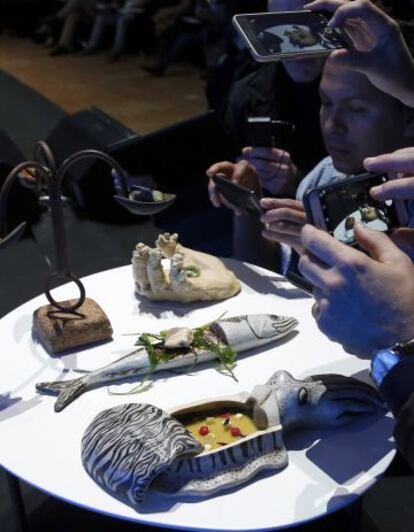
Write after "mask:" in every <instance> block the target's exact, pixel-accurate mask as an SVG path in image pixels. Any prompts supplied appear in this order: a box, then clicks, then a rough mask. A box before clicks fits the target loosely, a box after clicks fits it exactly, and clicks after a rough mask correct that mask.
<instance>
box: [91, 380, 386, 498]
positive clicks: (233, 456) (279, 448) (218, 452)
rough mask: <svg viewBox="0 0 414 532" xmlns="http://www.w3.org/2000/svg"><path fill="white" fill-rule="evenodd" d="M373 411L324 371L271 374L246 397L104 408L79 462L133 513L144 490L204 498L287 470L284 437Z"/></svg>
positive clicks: (354, 385)
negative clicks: (165, 407)
mask: <svg viewBox="0 0 414 532" xmlns="http://www.w3.org/2000/svg"><path fill="white" fill-rule="evenodd" d="M232 412H233V414H232ZM372 414H374V415H379V414H382V415H383V414H384V407H383V404H382V401H381V398H380V397H379V395H378V393H377V391H376V390H375V389H374V388H373V387H372V386H370V385H368V384H365V383H364V382H361V381H359V380H357V379H354V378H352V377H345V376H342V375H330V374H326V375H313V376H311V377H307V378H305V379H303V380H299V379H295V378H294V377H293V376H292V375H291V374H290V373H288V372H287V371H277V372H276V373H275V374H274V375H273V376H272V377H271V378H270V379H269V381H268V382H267V383H266V384H263V385H256V386H255V387H254V388H253V390H252V391H251V392H250V393H248V392H241V393H239V394H236V395H232V396H227V397H217V398H213V399H208V400H201V401H197V402H194V403H190V404H187V405H183V406H180V407H178V408H175V409H173V410H170V411H169V412H166V411H163V410H161V409H160V408H158V407H156V406H154V405H149V404H139V403H133V404H132V403H130V404H124V405H118V406H116V407H114V408H110V409H108V410H104V411H103V412H100V413H99V414H98V415H97V416H96V417H95V419H94V420H93V421H92V422H91V423H90V425H89V426H88V428H87V429H86V431H85V433H84V435H83V438H82V445H81V449H82V450H81V453H82V462H83V465H84V467H85V469H86V471H87V472H88V474H89V475H90V476H91V478H92V479H93V480H94V481H95V482H96V483H97V484H98V485H99V486H100V487H101V488H103V489H104V490H105V491H107V492H108V493H110V494H111V495H112V496H114V497H116V498H117V499H119V500H121V501H123V502H125V503H126V504H129V505H130V506H132V507H133V508H139V507H140V506H141V505H142V504H143V503H145V498H146V495H147V492H148V491H149V490H151V491H153V492H155V493H157V494H160V493H162V494H164V495H167V496H169V497H176V498H182V497H187V496H192V497H193V496H195V497H210V496H214V495H216V494H218V493H220V492H222V491H223V490H226V489H230V488H235V487H237V486H240V485H242V484H244V483H246V482H248V481H250V480H252V479H253V478H254V477H256V476H257V475H258V473H259V472H261V471H264V470H267V471H269V470H270V471H273V472H277V471H280V470H281V469H283V468H284V467H286V466H287V465H288V462H289V457H288V452H287V449H286V447H285V445H284V442H283V436H284V434H286V433H287V432H289V431H296V430H300V429H319V428H321V429H322V428H333V427H335V428H337V427H340V426H342V425H345V424H347V423H350V422H352V421H353V420H354V419H356V418H359V417H362V416H366V415H372ZM212 416H213V417H212ZM192 418H195V419H196V420H197V419H201V422H200V423H199V422H196V423H194V422H193V421H192ZM246 418H250V420H251V423H250V428H249V424H247V423H244V420H245V419H246ZM243 423H244V424H243ZM223 426H225V428H227V437H226V436H225V435H224V434H226V432H225V430H223V428H222V427H223ZM223 440H226V441H223ZM214 442H215V443H216V444H214Z"/></svg>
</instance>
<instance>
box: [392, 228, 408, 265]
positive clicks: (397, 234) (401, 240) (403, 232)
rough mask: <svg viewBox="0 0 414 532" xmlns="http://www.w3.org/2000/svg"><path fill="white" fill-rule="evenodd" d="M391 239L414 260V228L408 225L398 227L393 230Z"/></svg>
mask: <svg viewBox="0 0 414 532" xmlns="http://www.w3.org/2000/svg"><path fill="white" fill-rule="evenodd" d="M391 239H392V241H393V242H394V244H396V245H397V246H398V247H399V248H400V249H401V251H403V252H404V253H406V254H407V255H408V256H409V257H410V259H411V260H412V261H414V229H410V228H408V227H401V228H399V229H396V230H395V231H394V232H393V234H392V236H391Z"/></svg>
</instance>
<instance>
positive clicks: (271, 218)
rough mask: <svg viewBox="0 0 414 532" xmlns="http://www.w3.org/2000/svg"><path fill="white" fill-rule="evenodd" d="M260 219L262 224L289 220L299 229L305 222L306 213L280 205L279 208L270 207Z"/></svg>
mask: <svg viewBox="0 0 414 532" xmlns="http://www.w3.org/2000/svg"><path fill="white" fill-rule="evenodd" d="M260 221H261V222H262V223H264V224H266V223H267V224H276V223H283V222H291V223H293V224H295V225H297V226H299V227H298V228H297V229H298V231H300V230H301V229H302V226H304V225H305V224H306V214H305V213H304V212H301V211H297V210H295V209H289V208H286V207H282V208H280V209H271V210H269V211H267V212H265V213H264V214H263V215H262V216H261V218H260Z"/></svg>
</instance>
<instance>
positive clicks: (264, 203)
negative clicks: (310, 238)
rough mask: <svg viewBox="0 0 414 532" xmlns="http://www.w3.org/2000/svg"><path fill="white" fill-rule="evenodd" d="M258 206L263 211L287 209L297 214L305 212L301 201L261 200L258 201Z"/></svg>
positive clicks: (284, 199)
mask: <svg viewBox="0 0 414 532" xmlns="http://www.w3.org/2000/svg"><path fill="white" fill-rule="evenodd" d="M260 206H261V207H262V208H263V209H265V210H269V209H280V208H288V209H293V210H295V211H298V212H303V213H304V212H305V209H304V208H303V203H302V202H301V201H298V200H293V199H288V198H283V199H281V198H262V199H261V200H260Z"/></svg>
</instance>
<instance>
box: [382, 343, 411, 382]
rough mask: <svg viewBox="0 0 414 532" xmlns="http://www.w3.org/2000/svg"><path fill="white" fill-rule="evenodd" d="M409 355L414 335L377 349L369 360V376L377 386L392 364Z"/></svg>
mask: <svg viewBox="0 0 414 532" xmlns="http://www.w3.org/2000/svg"><path fill="white" fill-rule="evenodd" d="M411 355H414V337H413V338H410V339H409V340H405V341H404V342H398V343H396V344H394V345H393V346H392V347H389V348H386V349H380V350H378V351H377V352H376V353H375V355H374V356H373V358H372V360H371V378H372V380H373V381H374V383H375V384H376V386H377V388H380V387H381V384H382V382H383V380H384V378H385V377H386V375H387V374H388V373H389V372H390V371H391V369H392V368H393V367H394V366H396V365H397V364H398V363H399V362H401V361H402V360H404V359H405V358H406V357H409V356H411Z"/></svg>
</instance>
